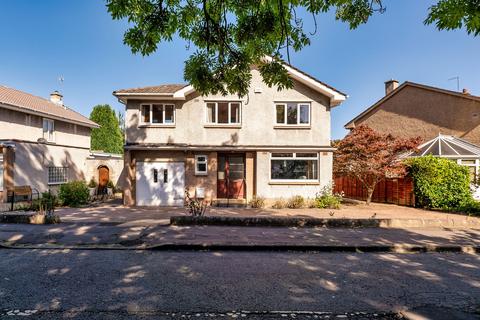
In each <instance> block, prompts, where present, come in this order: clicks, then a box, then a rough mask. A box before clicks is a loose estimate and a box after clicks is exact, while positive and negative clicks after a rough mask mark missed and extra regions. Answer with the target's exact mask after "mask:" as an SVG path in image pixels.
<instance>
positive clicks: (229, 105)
mask: <svg viewBox="0 0 480 320" xmlns="http://www.w3.org/2000/svg"><path fill="white" fill-rule="evenodd" d="M210 103H214V104H215V122H209V121H208V104H210ZM219 103H228V123H218V104H219ZM232 103H235V104H238V105H239V115H238V122H231V120H232V117H231V116H232V114H231V112H232V107H231V105H232ZM205 124H206V125H207V126H220V127H221V126H241V125H242V102H241V101H205Z"/></svg>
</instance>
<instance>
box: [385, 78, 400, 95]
mask: <svg viewBox="0 0 480 320" xmlns="http://www.w3.org/2000/svg"><path fill="white" fill-rule="evenodd" d="M397 88H398V81H397V80H393V79H391V80H388V81H385V95H388V94H390V93H391V92H392V91H393V90H395V89H397Z"/></svg>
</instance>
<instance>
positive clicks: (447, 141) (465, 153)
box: [403, 134, 480, 158]
mask: <svg viewBox="0 0 480 320" xmlns="http://www.w3.org/2000/svg"><path fill="white" fill-rule="evenodd" d="M426 155H433V156H436V157H445V158H472V157H474V158H480V147H479V146H477V145H475V144H473V143H470V142H468V141H465V140H463V139H460V138H457V137H455V136H450V135H443V134H439V135H438V137H436V138H433V139H432V140H430V141H427V142H425V143H423V144H421V145H420V146H418V148H417V151H414V152H409V153H408V154H405V155H404V156H403V158H405V157H422V156H426Z"/></svg>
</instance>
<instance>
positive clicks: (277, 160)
mask: <svg viewBox="0 0 480 320" xmlns="http://www.w3.org/2000/svg"><path fill="white" fill-rule="evenodd" d="M270 179H271V180H272V181H279V182H281V181H285V182H288V181H293V182H302V181H307V182H309V181H318V153H315V152H297V153H288V152H282V153H272V154H271V158H270Z"/></svg>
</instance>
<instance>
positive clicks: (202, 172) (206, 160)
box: [195, 154, 208, 176]
mask: <svg viewBox="0 0 480 320" xmlns="http://www.w3.org/2000/svg"><path fill="white" fill-rule="evenodd" d="M200 157H204V158H205V161H199V160H198V158H200ZM198 164H205V171H200V170H198ZM207 174H208V156H207V155H206V154H196V155H195V175H197V176H206V175H207Z"/></svg>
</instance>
